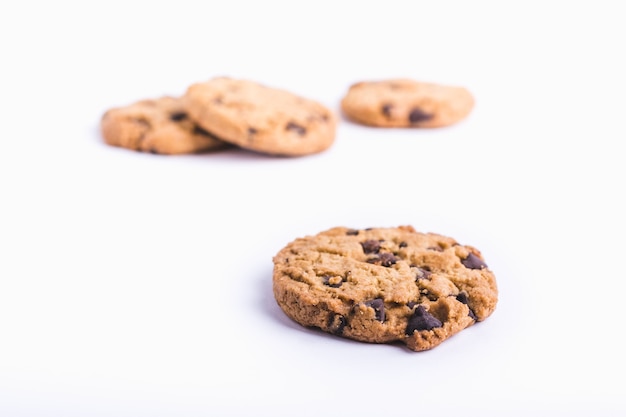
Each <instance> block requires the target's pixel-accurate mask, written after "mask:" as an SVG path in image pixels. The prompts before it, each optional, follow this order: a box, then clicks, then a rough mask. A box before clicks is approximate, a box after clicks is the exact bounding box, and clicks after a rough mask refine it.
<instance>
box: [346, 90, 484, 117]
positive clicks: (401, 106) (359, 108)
mask: <svg viewBox="0 0 626 417" xmlns="http://www.w3.org/2000/svg"><path fill="white" fill-rule="evenodd" d="M473 107H474V97H473V96H472V94H471V93H470V92H469V91H468V90H467V89H465V88H463V87H453V86H446V85H439V84H433V83H424V82H417V81H413V80H409V79H397V80H384V81H365V82H360V83H356V84H354V85H352V86H351V87H350V88H349V89H348V91H347V93H346V94H345V96H344V97H343V99H342V101H341V108H342V110H343V112H344V114H345V115H346V116H347V117H348V118H350V119H352V120H353V121H355V122H357V123H361V124H364V125H368V126H378V127H442V126H449V125H452V124H454V123H457V122H459V121H460V120H462V119H464V118H465V117H466V116H467V115H468V114H469V113H470V112H471V111H472V109H473Z"/></svg>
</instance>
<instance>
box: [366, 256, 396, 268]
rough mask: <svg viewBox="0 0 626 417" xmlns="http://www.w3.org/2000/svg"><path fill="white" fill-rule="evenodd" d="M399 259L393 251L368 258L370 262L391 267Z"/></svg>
mask: <svg viewBox="0 0 626 417" xmlns="http://www.w3.org/2000/svg"><path fill="white" fill-rule="evenodd" d="M397 261H398V258H396V257H395V256H394V254H393V253H389V252H383V253H380V254H378V256H376V257H374V258H370V259H368V260H367V262H368V263H370V264H375V265H382V266H386V267H390V266H391V265H393V264H395V263H396V262H397Z"/></svg>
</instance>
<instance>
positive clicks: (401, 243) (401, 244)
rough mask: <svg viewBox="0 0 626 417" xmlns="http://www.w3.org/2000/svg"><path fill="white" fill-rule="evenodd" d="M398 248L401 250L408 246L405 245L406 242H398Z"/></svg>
mask: <svg viewBox="0 0 626 417" xmlns="http://www.w3.org/2000/svg"><path fill="white" fill-rule="evenodd" d="M398 246H399V247H401V248H406V247H407V246H409V244H408V243H406V242H400V244H399V245H398Z"/></svg>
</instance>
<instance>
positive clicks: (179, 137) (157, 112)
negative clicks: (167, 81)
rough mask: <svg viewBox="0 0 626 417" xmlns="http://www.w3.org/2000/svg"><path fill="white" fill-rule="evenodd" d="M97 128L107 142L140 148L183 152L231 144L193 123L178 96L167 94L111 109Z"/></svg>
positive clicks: (149, 150)
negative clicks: (168, 95)
mask: <svg viewBox="0 0 626 417" xmlns="http://www.w3.org/2000/svg"><path fill="white" fill-rule="evenodd" d="M100 128H101V132H102V136H103V138H104V141H105V142H106V143H108V144H109V145H112V146H120V147H123V148H127V149H132V150H135V151H142V152H151V153H157V154H186V153H197V152H205V151H212V150H217V149H221V148H225V147H228V146H230V145H228V144H227V143H226V142H223V141H221V140H219V139H217V138H216V137H215V136H213V135H212V134H210V133H208V132H206V131H205V130H204V129H202V128H200V127H199V126H198V125H197V124H196V123H194V122H193V121H192V120H191V119H190V118H189V115H188V114H187V112H186V111H185V108H184V107H183V104H182V102H181V100H180V99H179V98H174V97H167V96H166V97H161V98H158V99H154V100H142V101H138V102H136V103H133V104H131V105H128V106H124V107H117V108H113V109H110V110H108V111H107V112H105V113H104V114H103V116H102V119H101V121H100Z"/></svg>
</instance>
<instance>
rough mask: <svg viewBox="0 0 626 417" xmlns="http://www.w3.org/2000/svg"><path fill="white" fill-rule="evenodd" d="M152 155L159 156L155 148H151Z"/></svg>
mask: <svg viewBox="0 0 626 417" xmlns="http://www.w3.org/2000/svg"><path fill="white" fill-rule="evenodd" d="M150 153H151V154H154V155H158V154H159V151H157V150H156V149H155V148H150Z"/></svg>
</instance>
